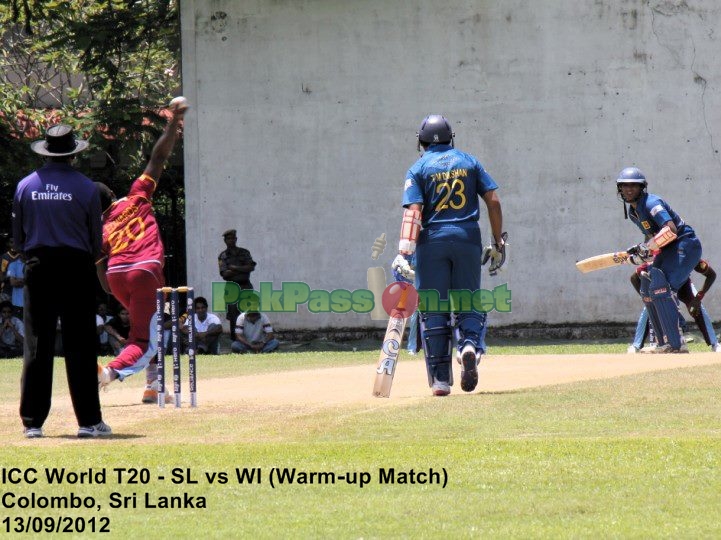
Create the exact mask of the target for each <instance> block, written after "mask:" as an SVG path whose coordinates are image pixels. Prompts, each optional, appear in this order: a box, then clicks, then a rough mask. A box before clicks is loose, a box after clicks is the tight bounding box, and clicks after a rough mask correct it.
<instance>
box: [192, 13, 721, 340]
mask: <svg viewBox="0 0 721 540" xmlns="http://www.w3.org/2000/svg"><path fill="white" fill-rule="evenodd" d="M719 6H721V4H719V3H718V2H716V1H714V0H696V1H693V2H683V1H674V0H663V1H661V0H650V1H649V0H645V1H640V0H639V1H634V0H623V1H621V0H616V1H612V0H554V1H550V0H549V1H545V0H544V1H540V2H528V1H520V0H517V1H513V0H504V1H461V0H447V1H444V2H432V1H430V0H417V1H394V0H354V1H350V0H347V1H338V0H244V1H235V0H227V1H219V0H215V1H201V0H197V1H193V0H184V1H183V2H182V3H181V7H182V9H181V16H182V46H183V92H184V94H185V95H186V96H187V97H188V98H189V99H190V101H191V103H192V105H193V110H192V112H191V113H190V114H189V115H188V117H187V120H186V134H185V137H186V139H185V161H186V193H187V223H188V225H187V242H188V273H189V282H190V283H191V284H193V285H195V286H196V287H197V289H198V290H199V292H202V293H203V294H205V295H208V296H209V295H210V288H211V285H210V284H211V282H212V281H215V280H218V279H219V276H218V271H217V265H216V259H217V256H218V253H219V252H220V251H221V250H222V249H224V245H223V242H222V238H221V233H222V231H224V230H226V229H229V228H237V229H238V236H239V240H238V244H239V245H240V246H243V247H246V248H248V249H249V250H250V251H251V253H252V254H253V257H254V258H255V260H256V261H257V262H258V266H257V269H256V271H255V272H254V273H253V275H252V281H253V283H254V285H255V286H256V288H257V287H258V285H259V284H260V282H272V283H273V285H274V287H275V288H277V289H279V288H280V287H281V284H282V283H283V282H291V281H292V282H305V283H307V284H308V285H309V287H310V288H311V289H317V290H326V291H331V290H335V289H346V290H349V291H353V290H356V289H363V288H367V283H366V274H367V270H368V268H369V267H373V266H379V265H382V266H384V267H385V269H386V272H387V274H388V278H389V279H390V268H389V266H390V262H391V260H392V259H393V257H394V255H395V246H396V243H397V241H398V231H399V227H400V217H401V208H400V201H401V196H402V191H403V181H404V178H405V172H406V170H407V169H408V167H409V166H410V165H411V164H412V163H413V162H414V161H415V160H416V159H417V157H418V153H417V151H416V141H415V133H416V131H417V129H418V127H419V125H420V122H421V120H422V118H423V117H424V116H425V115H426V114H429V113H441V114H444V115H445V116H447V117H448V118H449V119H450V121H451V122H452V124H453V127H454V129H455V132H456V145H457V146H458V147H459V148H461V149H463V150H465V151H468V152H470V153H473V154H475V155H476V156H477V157H478V158H479V159H480V161H481V162H482V163H483V164H484V166H485V167H486V169H487V170H488V171H489V172H490V174H491V175H492V176H493V177H494V178H495V179H496V181H497V182H498V184H499V185H500V191H499V195H500V197H501V200H502V202H503V208H504V214H505V227H504V228H505V229H506V230H507V231H508V232H509V234H510V244H511V247H510V260H509V262H508V264H507V269H506V271H505V272H504V273H503V274H500V275H499V276H498V277H496V278H490V277H488V275H487V273H485V272H484V277H483V287H484V288H487V289H492V288H494V287H496V286H498V285H500V284H502V283H508V286H509V288H510V289H511V290H512V306H513V309H512V312H511V313H507V314H497V313H493V314H491V319H492V321H493V324H495V325H505V324H514V323H526V322H532V321H547V322H550V323H563V322H593V321H631V320H634V319H635V317H636V316H637V314H638V312H639V310H640V308H641V304H640V300H639V299H638V297H636V295H635V293H634V292H633V290H632V288H631V286H630V284H629V282H628V276H629V274H630V272H631V271H632V267H619V268H613V269H608V270H604V271H600V272H596V273H593V274H588V275H581V274H580V273H578V272H577V271H576V269H575V266H574V263H575V262H576V261H577V260H579V259H582V258H586V257H590V256H592V255H597V254H600V253H605V252H609V251H618V250H621V249H625V248H626V247H628V246H630V245H632V244H635V243H637V242H640V241H641V240H642V238H641V235H640V232H639V231H638V230H637V229H636V228H635V227H634V226H633V225H632V224H631V222H630V221H624V219H623V210H622V205H621V202H620V201H619V200H618V199H617V197H616V188H615V178H616V175H617V173H618V172H619V171H620V170H621V169H622V168H623V167H625V166H628V165H635V166H638V167H640V168H641V169H642V170H643V171H644V172H645V173H646V176H647V177H648V180H649V188H650V191H651V192H652V193H656V194H659V195H661V196H662V197H664V198H665V199H666V200H667V201H668V202H669V203H670V204H671V206H672V207H673V208H674V209H675V210H676V211H677V212H678V213H679V214H680V215H681V216H682V217H683V218H684V219H685V220H686V221H687V222H688V223H690V224H691V225H692V226H693V227H694V228H695V229H696V231H697V232H698V234H699V236H700V238H701V240H702V242H703V244H704V255H705V257H706V258H707V259H708V260H709V261H710V262H711V264H712V265H713V264H714V263H717V265H718V266H721V247H719V241H718V233H717V228H718V227H717V222H718V212H717V210H716V209H717V207H718V206H719V203H718V201H719V186H720V185H721V157H720V155H719V147H720V146H721V98H720V95H719V90H720V88H719V86H720V84H721V60H720V59H721V55H719V54H718V51H719V37H720V34H719V31H718V30H719V28H721V7H719ZM482 208H483V206H482ZM483 210H485V209H484V208H483ZM481 226H482V230H483V235H484V241H487V240H488V223H487V217H486V215H485V211H484V212H482V219H481ZM381 233H386V235H387V237H388V240H389V242H388V247H387V248H386V252H385V253H384V254H383V255H382V256H381V258H380V259H379V260H378V261H374V260H372V259H371V257H370V255H371V246H372V244H373V242H374V240H375V239H376V238H377V237H378V236H380V235H381ZM707 298H708V300H707V303H708V305H709V311H710V312H711V316H712V318H714V319H717V318H718V317H719V316H720V315H721V307H719V308H716V301H717V299H718V295H717V294H716V292H715V291H713V293H712V294H710V295H709V296H708V297H707ZM272 318H273V320H274V321H275V322H277V323H278V324H279V325H280V326H282V327H284V328H315V327H359V326H372V325H376V326H382V325H383V323H378V322H372V321H371V320H370V317H369V316H368V315H367V314H365V315H360V314H355V313H348V314H333V313H331V314H311V313H308V312H307V310H306V309H305V308H303V307H301V309H299V312H298V313H292V314H274V315H273V316H272Z"/></svg>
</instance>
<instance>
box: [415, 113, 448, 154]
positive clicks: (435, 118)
mask: <svg viewBox="0 0 721 540" xmlns="http://www.w3.org/2000/svg"><path fill="white" fill-rule="evenodd" d="M416 136H417V137H418V150H420V149H421V143H424V144H450V145H451V146H453V138H454V137H455V136H456V134H455V133H453V129H451V123H450V122H449V121H448V120H446V118H445V116H442V115H440V114H429V115H428V116H426V117H425V118H424V119H423V122H422V123H421V127H420V129H419V130H418V133H417V134H416Z"/></svg>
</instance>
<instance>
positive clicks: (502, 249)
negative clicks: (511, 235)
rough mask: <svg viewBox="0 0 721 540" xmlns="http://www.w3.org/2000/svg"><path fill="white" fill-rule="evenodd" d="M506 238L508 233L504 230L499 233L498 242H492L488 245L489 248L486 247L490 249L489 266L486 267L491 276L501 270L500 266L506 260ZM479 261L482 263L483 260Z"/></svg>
mask: <svg viewBox="0 0 721 540" xmlns="http://www.w3.org/2000/svg"><path fill="white" fill-rule="evenodd" d="M507 240H508V233H505V232H504V233H503V234H502V235H501V241H500V243H496V242H494V243H493V244H491V245H490V246H489V248H487V249H490V254H489V260H490V261H491V266H489V267H488V273H489V274H490V275H491V276H495V275H496V274H498V272H499V271H500V270H501V267H502V266H503V263H505V262H506V252H507V250H506V248H507V247H508V242H507ZM484 251H485V250H484ZM484 255H485V253H484ZM481 263H483V260H481Z"/></svg>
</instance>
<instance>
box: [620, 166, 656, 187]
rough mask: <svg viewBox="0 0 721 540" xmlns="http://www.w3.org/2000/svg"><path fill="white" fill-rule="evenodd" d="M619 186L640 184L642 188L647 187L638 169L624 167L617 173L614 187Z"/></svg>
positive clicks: (644, 178) (643, 176)
mask: <svg viewBox="0 0 721 540" xmlns="http://www.w3.org/2000/svg"><path fill="white" fill-rule="evenodd" d="M621 184H642V185H643V187H648V182H646V176H645V175H644V174H643V173H642V172H641V169H639V168H638V167H626V168H625V169H624V170H622V171H621V172H620V173H618V178H617V179H616V185H617V186H619V187H620V185H621Z"/></svg>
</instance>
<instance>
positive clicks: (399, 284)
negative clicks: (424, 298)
mask: <svg viewBox="0 0 721 540" xmlns="http://www.w3.org/2000/svg"><path fill="white" fill-rule="evenodd" d="M381 301H382V303H383V309H384V310H385V312H386V313H388V315H390V316H391V317H398V316H400V317H403V318H404V319H407V318H408V317H410V316H411V315H413V312H414V311H415V310H416V309H417V308H418V291H416V288H415V287H414V286H413V285H411V284H410V283H405V282H403V281H396V282H395V283H391V284H390V285H388V287H386V288H385V290H384V291H383V296H382V297H381Z"/></svg>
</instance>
